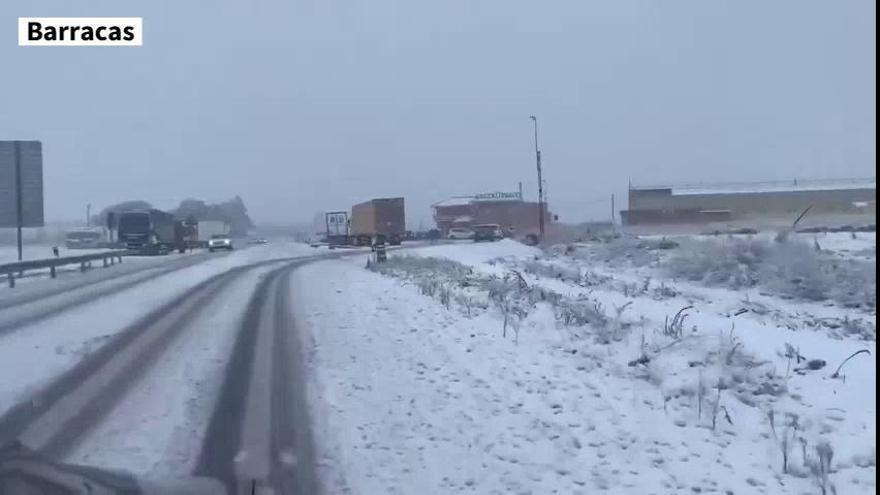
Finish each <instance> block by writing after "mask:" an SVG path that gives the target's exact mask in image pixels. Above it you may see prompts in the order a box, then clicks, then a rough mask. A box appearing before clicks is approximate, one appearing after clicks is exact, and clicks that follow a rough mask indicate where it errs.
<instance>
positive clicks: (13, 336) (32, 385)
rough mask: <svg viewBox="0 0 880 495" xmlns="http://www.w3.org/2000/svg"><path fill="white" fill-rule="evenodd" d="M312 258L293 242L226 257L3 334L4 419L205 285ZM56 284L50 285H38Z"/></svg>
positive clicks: (0, 397) (0, 403) (0, 405)
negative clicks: (244, 269) (269, 264)
mask: <svg viewBox="0 0 880 495" xmlns="http://www.w3.org/2000/svg"><path fill="white" fill-rule="evenodd" d="M313 254H315V252H314V250H313V249H311V248H309V247H308V246H306V245H304V244H293V243H279V244H270V245H266V246H259V247H254V248H250V249H244V250H240V251H234V252H233V253H231V254H229V255H225V254H222V255H219V256H217V258H216V259H209V260H207V261H204V262H203V263H199V264H196V265H194V266H189V267H187V268H182V269H180V270H177V271H173V272H171V273H168V274H165V275H161V276H158V277H156V278H153V279H150V280H147V281H144V282H142V283H140V284H138V285H136V286H134V287H132V288H129V289H127V290H123V291H121V292H118V293H115V294H113V295H110V296H104V297H102V298H99V299H96V300H94V301H91V302H88V303H86V304H82V305H80V306H77V307H75V308H73V309H70V310H67V311H64V312H63V313H60V314H58V315H56V316H52V317H50V318H48V319H44V320H41V321H39V322H36V323H34V324H32V325H27V326H24V327H22V328H18V329H14V330H13V331H11V332H8V333H5V334H3V335H0V376H2V377H7V378H6V379H2V380H0V414H3V412H5V411H6V410H7V409H8V408H9V407H11V406H13V405H14V404H15V403H17V402H18V401H20V400H23V399H26V398H27V397H29V396H30V395H31V394H33V393H34V392H36V391H37V390H39V389H40V388H41V387H42V386H44V385H45V384H47V383H48V382H49V381H50V380H52V379H53V378H54V377H56V376H58V375H60V374H61V373H64V372H65V371H67V370H69V369H71V368H72V367H73V366H75V365H76V364H77V363H78V362H79V361H81V360H82V359H83V358H84V357H85V356H87V355H88V354H89V353H91V352H93V351H94V350H96V349H97V348H99V347H100V346H102V345H104V344H105V343H107V342H108V341H109V340H110V339H112V338H113V337H114V336H115V335H117V334H118V333H119V332H120V331H122V330H124V329H126V328H127V327H128V326H130V325H131V324H133V323H135V322H137V321H138V320H139V319H141V318H143V317H144V316H145V315H147V314H149V313H150V312H152V311H153V310H155V309H156V308H159V307H161V306H162V305H164V304H166V303H168V302H170V301H173V300H175V298H177V297H179V296H180V295H181V294H183V293H185V292H186V291H187V290H189V289H191V288H193V287H195V286H196V285H198V284H199V283H201V282H203V281H204V280H207V279H208V278H210V277H212V276H214V275H217V274H220V273H223V272H225V271H228V270H230V269H232V268H235V267H238V266H243V265H247V264H251V263H254V262H258V261H262V260H268V259H276V258H284V257H303V256H309V255H313ZM107 270H112V268H108V269H107ZM52 283H54V281H51V280H46V281H43V282H40V284H35V285H44V284H45V285H47V284H52ZM86 290H87V289H86ZM208 364H210V363H208Z"/></svg>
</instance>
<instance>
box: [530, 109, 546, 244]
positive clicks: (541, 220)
mask: <svg viewBox="0 0 880 495" xmlns="http://www.w3.org/2000/svg"><path fill="white" fill-rule="evenodd" d="M529 118H530V119H532V122H534V123H535V161H536V162H537V165H538V233H539V234H540V238H541V240H542V241H543V240H544V180H543V179H542V178H541V150H540V149H538V118H537V117H535V116H534V115H530V116H529Z"/></svg>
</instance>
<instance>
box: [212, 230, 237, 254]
mask: <svg viewBox="0 0 880 495" xmlns="http://www.w3.org/2000/svg"><path fill="white" fill-rule="evenodd" d="M218 249H225V250H227V251H232V249H233V247H232V239H230V238H229V236H228V235H226V234H216V235H214V236H211V238H210V239H208V250H209V251H211V252H212V253H213V252H214V251H216V250H218Z"/></svg>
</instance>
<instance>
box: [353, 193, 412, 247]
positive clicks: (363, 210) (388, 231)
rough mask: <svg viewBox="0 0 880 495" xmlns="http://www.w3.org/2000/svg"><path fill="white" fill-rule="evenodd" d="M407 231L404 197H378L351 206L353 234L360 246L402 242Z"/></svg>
mask: <svg viewBox="0 0 880 495" xmlns="http://www.w3.org/2000/svg"><path fill="white" fill-rule="evenodd" d="M405 232H406V216H405V214H404V205H403V198H377V199H371V200H369V201H365V202H363V203H359V204H356V205H354V206H352V207H351V235H352V237H354V239H355V243H356V244H357V245H359V246H369V245H373V244H384V243H388V244H393V245H396V244H400V241H401V240H402V239H403V237H404V233H405Z"/></svg>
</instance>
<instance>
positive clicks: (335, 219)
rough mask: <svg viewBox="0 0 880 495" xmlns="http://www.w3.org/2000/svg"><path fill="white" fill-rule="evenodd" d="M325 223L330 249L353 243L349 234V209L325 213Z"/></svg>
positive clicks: (326, 237)
mask: <svg viewBox="0 0 880 495" xmlns="http://www.w3.org/2000/svg"><path fill="white" fill-rule="evenodd" d="M324 223H325V225H326V232H325V234H324V236H325V237H324V238H325V239H326V240H327V244H328V245H329V246H330V249H333V248H334V247H336V246H346V245H348V244H351V238H350V235H349V231H350V227H351V222H350V221H349V219H348V212H347V211H331V212H328V213H325V214H324Z"/></svg>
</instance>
